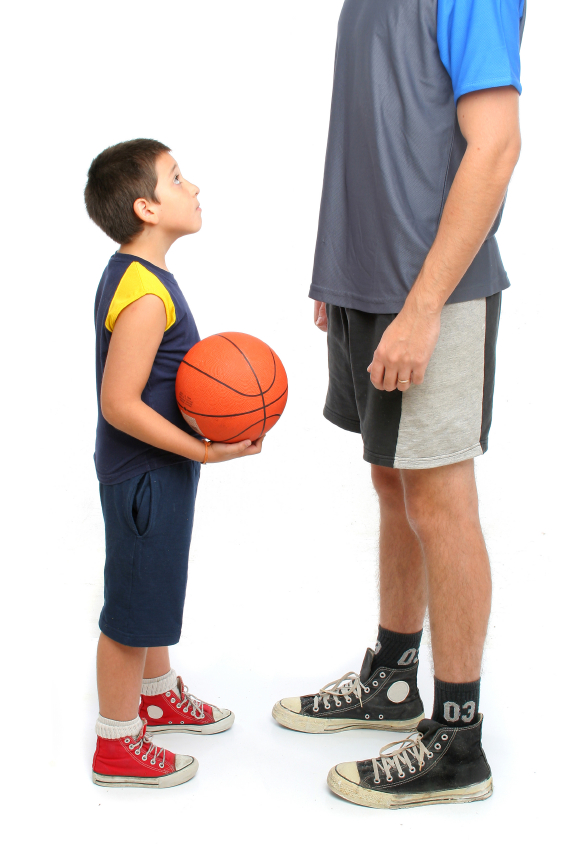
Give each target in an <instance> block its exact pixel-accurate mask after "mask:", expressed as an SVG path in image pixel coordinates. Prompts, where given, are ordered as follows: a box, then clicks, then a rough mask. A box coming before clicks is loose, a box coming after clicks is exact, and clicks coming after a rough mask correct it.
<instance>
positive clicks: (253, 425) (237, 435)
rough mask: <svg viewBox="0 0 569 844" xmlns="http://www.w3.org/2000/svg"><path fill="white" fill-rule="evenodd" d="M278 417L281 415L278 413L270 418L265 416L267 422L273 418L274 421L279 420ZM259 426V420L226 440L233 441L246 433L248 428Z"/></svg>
mask: <svg viewBox="0 0 569 844" xmlns="http://www.w3.org/2000/svg"><path fill="white" fill-rule="evenodd" d="M280 417H281V414H280V413H273V414H272V415H271V416H267V420H268V419H275V418H276V419H280ZM260 424H261V420H260V419H259V421H258V422H253V424H252V425H247V427H246V428H243V430H242V431H239V433H238V434H232V435H231V436H230V437H228V439H230V440H234V439H235V437H240V436H241V435H242V434H244V433H245V431H248V430H249V428H254V427H255V425H260ZM259 436H261V435H260V434H259Z"/></svg>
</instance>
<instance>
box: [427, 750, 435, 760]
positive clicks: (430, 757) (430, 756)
mask: <svg viewBox="0 0 569 844" xmlns="http://www.w3.org/2000/svg"><path fill="white" fill-rule="evenodd" d="M434 755H435V754H434V753H431V752H430V751H427V759H432V758H433V756H434Z"/></svg>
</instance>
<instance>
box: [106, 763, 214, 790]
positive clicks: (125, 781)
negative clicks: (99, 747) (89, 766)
mask: <svg viewBox="0 0 569 844" xmlns="http://www.w3.org/2000/svg"><path fill="white" fill-rule="evenodd" d="M198 767H199V765H198V760H197V759H194V760H193V762H191V764H190V765H186V767H185V768H181V769H180V770H179V771H173V772H172V773H171V774H165V775H164V776H163V777H109V776H106V775H105V774H98V773H97V772H96V771H93V782H94V783H95V785H101V786H103V788H129V787H130V788H173V787H174V786H175V785H182V783H184V782H188V780H191V779H193V778H194V777H195V775H196V774H197V772H198Z"/></svg>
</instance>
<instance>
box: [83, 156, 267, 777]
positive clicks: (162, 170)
mask: <svg viewBox="0 0 569 844" xmlns="http://www.w3.org/2000/svg"><path fill="white" fill-rule="evenodd" d="M198 194H199V189H198V188H197V187H196V186H195V185H192V184H191V183H190V182H187V181H186V180H185V179H184V178H183V177H182V175H181V172H180V168H179V167H178V165H177V163H176V161H175V160H174V158H173V157H172V156H171V155H170V150H169V149H168V147H166V146H164V144H161V143H159V142H158V141H153V140H146V139H139V140H134V141H127V142H125V143H120V144H117V145H116V146H113V147H110V148H109V149H106V150H104V152H102V153H101V154H100V155H98V156H97V158H95V159H94V161H93V163H92V164H91V167H90V168H89V175H88V181H87V185H86V188H85V204H86V206H87V211H88V213H89V216H90V217H91V219H92V220H93V221H94V222H95V223H97V225H98V226H100V227H101V228H102V229H103V231H104V232H105V233H106V234H107V235H109V237H111V238H112V239H113V240H115V241H116V242H118V243H119V244H120V249H119V250H118V252H116V253H115V254H114V255H113V256H112V257H111V259H110V261H109V263H108V265H107V267H106V269H105V271H104V273H103V276H102V278H101V281H100V284H99V288H98V290H97V296H96V299H95V326H96V335H97V397H98V407H99V417H98V423H97V438H96V447H95V465H96V469H97V476H98V479H99V482H100V494H101V505H102V508H103V516H104V519H105V537H106V563H105V597H104V606H103V610H102V612H101V617H100V620H99V626H100V628H101V636H100V639H99V648H98V653H97V684H98V690H99V712H100V714H99V717H98V719H97V724H96V732H97V736H98V738H97V749H96V751H95V756H94V759H93V782H95V783H96V784H97V785H103V786H107V787H108V786H146V787H154V788H164V787H169V786H173V785H178V784H180V783H183V782H187V781H188V780H190V779H191V778H192V777H193V776H194V775H195V773H196V771H197V767H198V763H197V761H196V760H195V759H194V758H192V757H191V756H180V755H175V754H173V753H170V752H169V751H168V750H166V749H164V748H160V747H156V746H155V745H154V744H153V743H152V742H151V740H150V738H149V736H148V733H154V732H174V731H177V732H191V733H216V732H221V731H223V730H227V729H228V728H229V727H230V726H231V725H232V723H233V720H234V715H233V713H232V712H230V710H228V709H218V708H217V707H215V706H210V705H209V704H207V703H204V702H203V701H201V700H199V699H198V698H196V697H194V696H193V695H191V694H189V693H188V690H187V688H186V687H185V686H184V684H183V682H182V679H181V677H177V676H176V672H175V671H174V670H172V669H171V668H170V661H169V656H168V646H169V645H174V644H176V643H177V642H178V641H179V639H180V631H181V627H182V614H183V607H184V597H185V591H186V583H187V572H188V553H189V547H190V538H191V533H192V524H193V514H194V502H195V496H196V491H197V485H198V479H199V474H200V464H205V463H222V462H224V461H226V460H233V459H235V458H238V457H245V456H248V455H252V454H259V453H260V451H261V446H262V438H261V439H259V440H257V441H256V442H251V441H250V440H245V441H244V442H241V443H237V444H234V445H225V444H223V443H207V442H204V441H203V440H201V439H199V438H198V437H197V435H194V433H193V432H192V431H191V430H190V429H189V428H188V427H187V426H186V424H185V422H184V420H183V418H182V416H181V414H180V412H179V410H178V407H177V404H176V398H175V392H174V384H175V379H176V373H177V370H178V366H179V364H180V361H181V360H182V358H183V357H184V355H185V354H186V352H187V351H188V350H189V349H190V348H191V347H192V346H193V345H194V344H195V343H197V342H198V340H199V335H198V331H197V328H196V325H195V322H194V319H193V317H192V314H191V311H190V309H189V307H188V305H187V303H186V300H185V299H184V296H183V294H182V292H181V290H180V288H179V287H178V285H177V283H176V281H175V279H174V276H173V275H172V274H171V273H170V272H169V271H168V268H167V266H166V253H167V252H168V249H169V248H170V246H171V245H172V244H173V243H174V241H176V240H177V239H178V238H180V237H183V236H184V235H188V234H194V233H195V232H198V231H199V230H200V228H201V225H202V219H201V208H200V204H199V200H198ZM141 695H142V701H141Z"/></svg>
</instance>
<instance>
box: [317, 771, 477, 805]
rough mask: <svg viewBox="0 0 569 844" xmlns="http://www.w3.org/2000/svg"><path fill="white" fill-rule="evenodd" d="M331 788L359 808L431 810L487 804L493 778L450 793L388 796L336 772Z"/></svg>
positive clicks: (331, 773) (436, 792)
mask: <svg viewBox="0 0 569 844" xmlns="http://www.w3.org/2000/svg"><path fill="white" fill-rule="evenodd" d="M328 787H329V788H330V790H331V791H333V792H334V794H337V795H338V797H343V798H344V800H349V801H350V803H357V804H358V805H359V806H369V807H370V808H371V809H410V808H411V807H413V806H430V805H434V804H440V803H474V802H475V801H477V800H487V799H488V797H491V795H492V790H493V787H492V777H489V779H487V780H484V782H480V783H476V784H475V785H469V786H467V787H465V788H452V789H448V790H447V791H426V792H424V793H423V794H406V795H399V794H385V793H384V792H381V791H372V790H371V789H369V788H362V786H360V785H357V784H356V783H355V782H350V780H347V779H345V778H344V777H342V776H341V775H340V774H339V773H338V772H337V770H336V768H332V770H331V771H330V773H329V774H328Z"/></svg>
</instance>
